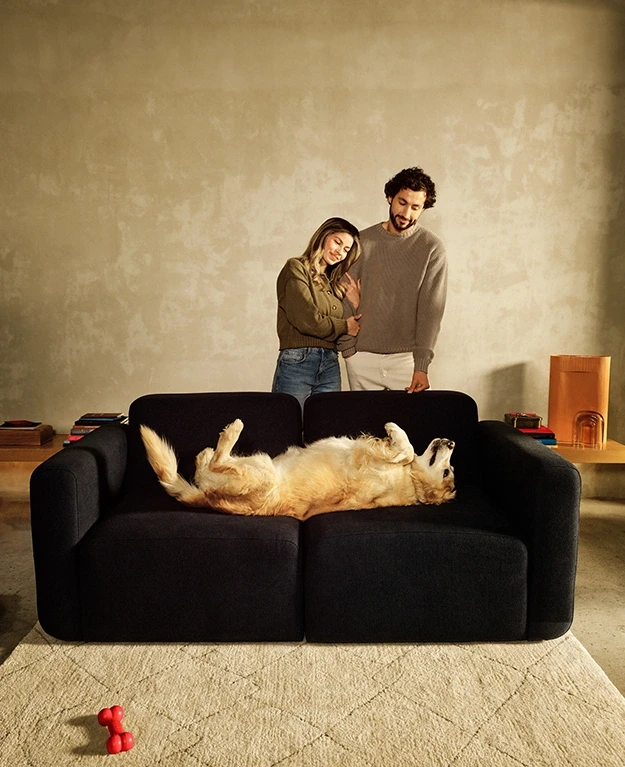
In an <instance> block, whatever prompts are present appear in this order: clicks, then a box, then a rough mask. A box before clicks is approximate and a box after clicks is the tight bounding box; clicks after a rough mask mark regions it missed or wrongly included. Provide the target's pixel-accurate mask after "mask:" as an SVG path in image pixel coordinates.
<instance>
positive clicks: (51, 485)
mask: <svg viewBox="0 0 625 767" xmlns="http://www.w3.org/2000/svg"><path fill="white" fill-rule="evenodd" d="M105 430H109V427H104V429H100V430H98V432H99V431H103V432H104V431H105ZM83 443H84V444H83ZM125 463H126V434H125V431H124V430H123V429H120V428H113V427H111V428H110V433H103V434H101V435H100V434H99V433H94V434H93V436H92V435H88V437H85V438H84V439H82V440H80V444H76V445H72V446H71V447H69V448H66V449H65V450H62V451H61V452H60V453H56V454H55V455H53V456H52V457H51V458H48V460H47V461H44V463H42V464H41V465H40V466H38V467H37V468H36V469H35V471H34V472H33V474H32V476H31V480H30V509H31V511H30V513H31V530H32V538H33V557H34V562H35V582H36V587H37V612H38V617H39V622H40V623H41V625H42V626H43V628H44V629H45V630H46V631H48V632H49V633H50V634H52V635H53V636H56V637H58V638H60V639H66V640H74V639H80V638H81V627H80V604H79V597H78V579H77V567H76V557H77V545H78V544H79V543H80V541H81V540H82V538H83V537H84V536H85V535H86V534H87V532H88V531H89V529H90V528H91V527H92V526H93V525H94V524H95V523H96V522H97V521H98V519H99V518H100V517H101V515H102V514H104V513H106V511H107V510H108V509H109V508H110V506H111V505H112V504H113V503H114V501H115V499H116V498H117V497H118V496H119V494H120V492H121V489H122V483H123V477H124V472H125ZM122 464H123V469H122Z"/></svg>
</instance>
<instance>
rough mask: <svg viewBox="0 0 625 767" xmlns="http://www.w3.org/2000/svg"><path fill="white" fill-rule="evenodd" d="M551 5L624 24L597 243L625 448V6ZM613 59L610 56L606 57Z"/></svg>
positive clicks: (616, 411)
mask: <svg viewBox="0 0 625 767" xmlns="http://www.w3.org/2000/svg"><path fill="white" fill-rule="evenodd" d="M542 2H543V3H545V4H552V3H555V4H561V3H563V2H567V3H569V4H570V5H577V6H579V7H591V8H594V9H596V8H598V7H603V8H606V9H610V10H612V11H617V12H618V15H617V16H616V18H618V23H617V24H615V26H614V28H613V35H614V40H613V44H612V45H611V46H610V50H611V51H613V58H612V61H609V60H608V61H606V64H607V65H609V68H607V69H606V76H607V79H608V81H609V82H610V83H611V85H612V88H611V103H609V104H608V103H606V109H609V110H610V114H611V115H612V123H613V124H612V126H611V130H610V132H609V135H608V136H606V137H605V139H604V140H605V165H606V166H607V168H606V169H607V171H608V173H607V174H606V177H609V178H610V179H613V181H612V183H611V184H610V185H609V186H608V187H607V188H606V193H607V194H606V197H607V199H608V201H609V210H606V211H605V220H606V221H607V225H606V227H605V229H603V230H602V231H601V232H600V234H599V236H598V237H597V243H596V258H597V270H598V272H599V274H600V276H601V280H600V284H601V287H602V295H603V301H602V305H601V310H600V311H601V321H600V324H599V328H598V336H597V340H596V349H595V351H594V352H593V353H594V354H605V355H609V356H610V357H611V358H612V362H611V371H610V410H609V414H610V420H609V426H608V437H610V439H615V440H617V441H618V442H625V389H624V387H623V381H625V312H624V311H623V294H624V293H625V258H623V255H624V251H625V246H624V245H623V243H625V195H623V188H622V179H623V178H624V177H625V128H624V127H623V126H625V99H624V98H623V74H622V73H623V72H624V71H625V0H542ZM607 56H608V54H606V57H607Z"/></svg>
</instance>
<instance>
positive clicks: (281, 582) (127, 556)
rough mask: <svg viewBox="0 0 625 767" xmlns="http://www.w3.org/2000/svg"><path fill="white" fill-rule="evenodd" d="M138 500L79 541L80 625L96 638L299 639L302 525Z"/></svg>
mask: <svg viewBox="0 0 625 767" xmlns="http://www.w3.org/2000/svg"><path fill="white" fill-rule="evenodd" d="M163 497H164V499H166V500H164V501H163V505H162V508H161V509H157V510H154V508H151V509H150V513H146V511H147V509H146V508H145V507H140V506H138V507H137V509H136V510H129V509H128V508H126V509H125V510H124V512H123V513H116V514H111V515H109V516H108V517H106V518H104V519H101V520H100V521H99V522H97V523H96V524H95V525H94V526H93V527H92V528H91V530H90V531H89V532H88V533H87V535H86V536H85V538H84V539H83V540H82V541H81V543H80V544H79V547H78V552H77V553H78V557H77V562H78V565H77V566H78V570H79V572H78V582H79V584H80V585H79V598H80V612H81V622H82V630H83V633H84V638H85V639H86V640H98V641H174V640H175V641H190V642H193V641H201V642H207V641H232V642H237V641H255V642H257V641H282V640H284V641H297V640H301V639H302V637H303V605H302V574H301V561H300V530H301V525H300V523H299V522H297V521H296V520H293V519H291V518H286V517H262V518H261V517H235V516H230V515H227V514H220V513H218V512H211V511H207V512H204V511H195V510H190V509H184V508H183V507H180V508H179V509H176V510H171V506H170V501H171V502H173V503H176V502H175V501H173V499H169V497H168V496H166V495H165V494H164V493H163Z"/></svg>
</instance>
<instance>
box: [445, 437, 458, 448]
mask: <svg viewBox="0 0 625 767" xmlns="http://www.w3.org/2000/svg"><path fill="white" fill-rule="evenodd" d="M443 442H444V444H445V445H447V447H448V448H449V449H450V450H453V449H454V448H455V447H456V443H455V442H454V441H453V439H444V440H443Z"/></svg>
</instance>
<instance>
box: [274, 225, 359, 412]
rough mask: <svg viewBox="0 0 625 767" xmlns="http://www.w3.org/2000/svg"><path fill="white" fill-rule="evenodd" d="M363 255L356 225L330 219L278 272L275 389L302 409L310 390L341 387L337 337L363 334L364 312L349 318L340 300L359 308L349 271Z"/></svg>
mask: <svg viewBox="0 0 625 767" xmlns="http://www.w3.org/2000/svg"><path fill="white" fill-rule="evenodd" d="M359 256H360V238H359V236H358V230H357V229H356V227H355V226H354V225H353V224H350V223H349V221H346V220H345V219H344V218H329V219H328V220H327V221H324V223H323V224H321V226H320V227H319V229H317V231H316V232H315V233H314V234H313V236H312V237H311V239H310V242H309V243H308V247H307V248H306V250H305V251H304V253H303V255H301V256H300V257H299V258H291V259H289V260H288V261H287V262H286V264H285V266H284V268H283V269H282V271H281V272H280V274H279V275H278V283H277V292H278V338H279V340H280V354H279V355H278V363H277V365H276V372H275V375H274V379H273V386H272V389H271V390H272V391H274V392H282V393H285V394H292V395H293V396H294V397H296V398H297V399H298V400H299V403H300V405H301V406H302V408H303V407H304V400H305V399H306V398H307V397H308V396H310V395H311V394H318V393H319V392H328V391H340V390H341V371H340V368H339V361H338V355H337V351H336V339H337V338H338V337H339V336H341V335H344V334H345V333H347V334H348V335H351V336H356V335H358V331H359V329H360V326H359V324H358V320H359V319H360V316H361V315H359V314H358V315H356V316H354V317H348V318H347V319H344V318H343V306H342V304H341V300H342V299H343V297H345V296H347V298H348V300H349V301H350V303H352V305H353V306H354V309H357V308H358V303H359V300H360V299H359V291H358V286H357V285H356V283H355V282H354V281H353V280H352V279H351V278H350V277H349V275H346V272H347V271H348V270H349V268H350V267H351V265H352V264H353V263H354V262H355V261H356V260H357V259H358V257H359ZM343 276H345V278H346V280H347V282H345V281H343V282H342V281H341V280H342V278H343Z"/></svg>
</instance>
